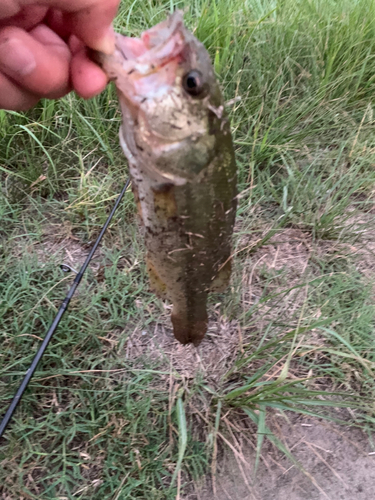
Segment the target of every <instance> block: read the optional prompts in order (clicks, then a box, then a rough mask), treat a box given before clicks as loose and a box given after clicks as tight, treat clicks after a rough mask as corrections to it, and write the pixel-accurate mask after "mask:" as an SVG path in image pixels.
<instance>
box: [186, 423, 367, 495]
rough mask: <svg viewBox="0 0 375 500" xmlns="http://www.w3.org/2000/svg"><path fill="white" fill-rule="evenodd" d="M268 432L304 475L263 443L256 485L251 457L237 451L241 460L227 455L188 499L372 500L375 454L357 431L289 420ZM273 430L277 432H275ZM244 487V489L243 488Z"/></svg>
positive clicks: (247, 449) (248, 451)
mask: <svg viewBox="0 0 375 500" xmlns="http://www.w3.org/2000/svg"><path fill="white" fill-rule="evenodd" d="M275 419H277V420H278V422H277V425H274V426H273V430H274V431H275V430H277V434H278V435H279V437H280V438H281V439H282V441H283V442H284V443H285V445H286V446H287V448H288V449H289V450H290V451H291V452H292V453H293V455H294V457H295V458H296V459H297V460H298V461H299V463H300V464H301V465H302V466H303V468H304V470H305V472H302V471H301V470H299V469H298V467H297V466H295V465H293V464H292V463H291V462H290V461H289V460H288V459H287V458H285V456H283V455H282V454H281V453H280V452H278V451H275V449H273V447H272V446H271V445H267V444H265V446H264V449H263V452H262V460H261V464H260V467H259V470H258V473H257V477H256V480H252V477H253V471H254V464H255V452H254V450H253V449H252V448H250V447H249V446H242V448H241V450H240V451H241V454H242V456H243V459H244V460H243V461H242V462H241V467H239V464H238V460H236V458H235V457H234V456H233V454H231V453H230V452H229V451H228V452H226V453H225V454H224V456H223V457H222V459H221V461H220V463H219V467H218V473H217V477H216V480H215V483H216V485H215V486H216V494H215V495H213V492H212V481H211V484H210V486H207V485H206V487H202V486H201V487H200V488H199V487H198V488H197V491H196V492H195V493H194V495H195V496H193V495H192V496H191V497H187V498H186V500H188V498H190V499H191V500H192V499H193V498H196V499H197V500H208V499H209V498H215V500H354V499H358V500H371V499H372V498H374V491H375V454H372V453H373V450H372V448H371V446H370V442H369V438H368V436H366V435H365V434H364V433H363V432H362V431H361V430H359V429H356V428H353V427H351V428H350V427H342V426H338V425H334V424H328V423H326V422H322V421H318V420H312V419H305V418H298V417H295V416H292V417H291V419H290V422H287V421H285V420H284V418H283V417H281V416H280V417H275ZM276 427H277V429H276ZM246 483H247V484H246Z"/></svg>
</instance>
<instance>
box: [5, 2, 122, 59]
mask: <svg viewBox="0 0 375 500" xmlns="http://www.w3.org/2000/svg"><path fill="white" fill-rule="evenodd" d="M1 1H3V0H1ZM119 3H120V0H6V1H5V4H7V5H8V6H9V5H10V4H12V5H13V7H14V10H15V11H14V13H13V14H16V13H18V12H19V11H20V10H21V9H22V8H23V7H26V6H30V5H31V4H37V5H44V6H47V7H51V8H54V9H59V10H61V11H62V13H63V22H64V24H65V25H66V27H67V28H68V29H69V31H70V32H71V33H72V34H74V35H76V36H77V37H78V38H80V39H81V40H82V41H83V42H84V43H85V44H86V45H87V46H89V47H91V48H92V49H96V50H99V51H101V52H106V53H111V52H113V50H114V34H113V30H112V29H111V24H112V21H113V19H114V18H115V16H116V13H117V8H118V6H119ZM1 8H3V5H2V7H1Z"/></svg>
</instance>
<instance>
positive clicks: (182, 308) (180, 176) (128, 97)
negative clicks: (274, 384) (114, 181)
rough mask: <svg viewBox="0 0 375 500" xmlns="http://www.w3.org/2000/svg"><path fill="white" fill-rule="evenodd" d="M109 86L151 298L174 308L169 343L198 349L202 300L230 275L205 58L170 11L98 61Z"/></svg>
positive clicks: (226, 137)
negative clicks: (118, 114) (115, 100)
mask: <svg viewBox="0 0 375 500" xmlns="http://www.w3.org/2000/svg"><path fill="white" fill-rule="evenodd" d="M96 59H97V60H99V62H100V64H101V65H102V67H103V69H104V71H105V72H106V73H107V74H108V76H109V77H110V78H111V79H112V80H114V81H115V85H116V87H117V91H118V96H119V101H120V105H121V110H122V114H123V123H122V127H121V130H120V142H121V146H122V149H123V150H124V153H125V155H126V157H127V159H128V162H129V169H130V175H131V179H132V189H133V193H134V196H135V200H136V203H137V207H138V213H139V216H140V221H141V226H142V227H143V233H144V238H145V244H146V248H147V257H146V264H147V270H148V274H149V278H150V283H151V288H152V290H153V291H154V292H155V293H156V294H157V295H158V296H159V297H161V298H164V299H169V300H170V301H171V302H172V303H173V311H172V324H173V331H174V335H175V337H176V339H177V340H179V341H180V342H181V343H182V344H187V343H189V342H192V343H193V344H195V345H198V344H199V343H200V342H201V341H202V339H203V337H204V335H205V333H206V330H207V324H208V316H207V296H208V293H209V292H210V291H215V292H217V291H223V290H224V289H225V288H226V286H227V285H228V283H229V279H230V274H231V257H230V256H231V236H232V233H233V227H234V220H235V213H236V194H237V191H236V165H235V158H234V151H233V144H232V137H231V133H230V124H229V121H228V119H227V117H226V114H225V110H224V101H223V97H222V95H221V92H220V88H219V85H218V83H217V81H216V78H215V74H214V70H213V67H212V64H211V61H210V57H209V55H208V53H207V51H206V49H205V48H204V46H203V45H202V44H201V43H200V42H199V41H198V40H197V39H196V38H195V37H194V36H193V35H192V34H191V33H190V32H189V31H188V30H187V29H186V28H185V26H184V24H183V19H182V14H181V12H179V11H177V12H175V13H174V14H173V15H171V16H170V17H169V18H168V19H167V20H166V21H164V22H162V23H160V24H158V25H157V26H155V27H153V28H151V29H150V30H148V31H146V32H144V33H143V34H142V36H141V38H129V37H124V36H121V35H117V41H116V51H115V53H114V54H113V55H111V56H106V55H104V54H101V55H100V56H97V57H96Z"/></svg>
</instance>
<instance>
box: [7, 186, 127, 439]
mask: <svg viewBox="0 0 375 500" xmlns="http://www.w3.org/2000/svg"><path fill="white" fill-rule="evenodd" d="M129 184H130V178H129V179H128V180H127V181H126V184H125V186H124V188H123V190H122V191H121V193H120V195H119V196H118V198H117V200H116V203H115V204H114V206H113V208H112V210H111V213H110V214H109V216H108V219H107V220H106V223H105V224H104V226H103V228H102V230H101V231H100V234H99V236H98V238H97V240H96V241H95V243H94V246H93V247H92V249H91V251H90V253H89V254H88V256H87V258H86V260H85V262H84V264H83V265H82V267H81V269H80V271H79V272H78V273H77V276H76V277H75V279H74V281H73V284H72V286H71V287H70V290H69V292H68V294H67V296H66V297H65V299H64V300H63V302H62V304H61V306H60V308H59V310H58V312H57V314H56V316H55V319H54V320H53V322H52V324H51V326H50V328H49V330H48V332H47V334H46V336H45V338H44V340H43V342H42V345H41V346H40V348H39V350H38V352H37V353H36V355H35V357H34V359H33V361H32V363H31V365H30V368H29V369H28V370H27V372H26V375H25V377H24V379H23V380H22V383H21V385H20V387H19V389H18V391H17V392H16V394H15V396H14V397H13V400H12V402H11V404H10V406H9V408H8V410H7V412H6V414H5V415H4V418H3V420H2V421H1V424H0V438H1V437H2V436H3V434H4V432H5V430H6V428H7V426H8V424H9V422H10V420H11V418H12V416H13V413H14V411H15V409H16V408H17V405H18V403H19V402H20V401H21V398H22V396H23V393H24V392H25V390H26V388H27V386H28V385H29V382H30V380H31V378H32V376H33V375H34V372H35V370H36V367H37V366H38V363H39V361H40V360H41V358H42V356H43V354H44V352H45V350H46V349H47V347H48V344H49V342H50V340H51V339H52V337H53V334H54V333H55V331H56V328H57V327H58V325H59V323H60V320H61V318H62V317H63V315H64V313H65V311H66V310H67V308H68V306H69V302H70V301H71V299H72V297H73V295H74V293H75V291H76V289H77V287H78V285H79V284H80V282H81V280H82V277H83V275H84V273H85V271H86V269H87V267H88V265H89V264H90V261H91V259H92V257H93V255H94V253H95V251H96V249H97V248H98V246H99V244H100V242H101V240H102V238H103V236H104V233H105V232H106V230H107V228H108V226H109V223H110V222H111V220H112V217H113V216H114V214H115V212H116V210H117V208H118V206H119V205H120V203H121V200H122V198H123V197H124V194H125V192H126V190H127V189H128V187H129ZM61 268H62V269H63V270H64V271H65V272H66V271H70V270H71V271H74V269H72V268H70V267H69V266H67V265H66V264H63V265H62V266H61ZM74 272H76V271H74Z"/></svg>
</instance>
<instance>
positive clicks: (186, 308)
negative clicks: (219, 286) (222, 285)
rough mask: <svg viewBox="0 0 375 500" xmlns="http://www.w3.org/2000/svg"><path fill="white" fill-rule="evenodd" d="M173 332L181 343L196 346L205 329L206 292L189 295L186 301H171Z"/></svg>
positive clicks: (206, 322)
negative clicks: (193, 295)
mask: <svg viewBox="0 0 375 500" xmlns="http://www.w3.org/2000/svg"><path fill="white" fill-rule="evenodd" d="M172 324H173V333H174V336H175V338H176V339H177V340H178V341H179V342H181V344H189V343H190V342H192V343H193V344H194V345H195V346H198V345H199V344H200V343H201V342H202V340H203V337H204V335H205V333H206V331H207V326H208V316H207V293H205V294H199V296H195V297H190V298H189V299H188V300H187V302H185V303H183V304H181V302H177V303H173V312H172Z"/></svg>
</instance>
